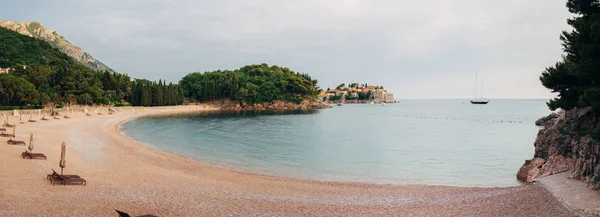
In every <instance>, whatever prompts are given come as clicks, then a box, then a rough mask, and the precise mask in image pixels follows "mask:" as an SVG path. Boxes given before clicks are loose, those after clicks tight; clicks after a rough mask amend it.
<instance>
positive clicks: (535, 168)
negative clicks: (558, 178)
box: [517, 158, 546, 182]
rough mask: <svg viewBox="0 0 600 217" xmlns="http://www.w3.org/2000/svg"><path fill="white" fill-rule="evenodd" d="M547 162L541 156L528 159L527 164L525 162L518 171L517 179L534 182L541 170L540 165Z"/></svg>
mask: <svg viewBox="0 0 600 217" xmlns="http://www.w3.org/2000/svg"><path fill="white" fill-rule="evenodd" d="M545 162H546V161H545V160H544V159H541V158H533V159H531V160H526V161H525V164H523V166H522V167H521V169H519V172H518V173H517V180H519V181H522V182H533V179H535V178H536V177H537V175H538V174H539V172H540V167H541V166H542V165H544V163H545Z"/></svg>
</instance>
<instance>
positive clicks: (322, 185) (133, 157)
mask: <svg viewBox="0 0 600 217" xmlns="http://www.w3.org/2000/svg"><path fill="white" fill-rule="evenodd" d="M210 109H211V108H205V107H204V106H178V107H161V108H151V109H139V108H136V109H135V113H134V112H133V110H132V108H124V109H123V111H122V112H117V113H116V114H114V115H108V114H106V112H105V113H104V115H92V116H85V115H84V114H83V113H75V114H69V115H70V116H71V118H70V119H64V118H61V119H60V120H48V121H39V120H38V122H37V123H30V122H26V123H25V124H17V126H18V127H17V132H16V134H17V136H16V140H22V141H26V142H27V143H28V142H29V134H30V133H33V134H34V137H35V139H34V144H35V149H34V151H33V152H37V153H44V154H45V155H46V156H47V157H48V159H47V160H25V159H22V158H21V152H23V151H25V149H26V146H11V145H6V143H4V145H0V156H1V157H0V167H1V169H0V181H1V183H2V188H0V201H1V202H0V216H118V215H117V213H116V212H115V209H118V210H122V211H125V212H128V213H129V214H131V215H132V216H134V215H144V214H153V215H157V216H572V214H571V213H570V212H569V211H567V209H566V208H564V206H563V205H562V204H561V203H560V202H559V201H558V200H557V199H556V198H555V197H553V196H552V194H550V193H549V192H548V191H546V190H545V189H544V188H542V187H540V186H538V185H523V186H517V187H504V188H461V187H443V186H421V185H374V184H360V183H336V182H319V181H309V180H296V179H289V178H281V177H272V176H265V175H258V174H250V173H243V172H237V171H233V170H228V169H223V168H219V167H215V166H211V165H206V164H202V163H201V162H198V161H195V160H191V159H187V158H184V157H180V156H176V155H173V154H169V153H164V152H161V151H158V150H155V149H152V148H149V147H146V146H144V145H141V144H138V143H136V142H135V141H133V140H131V139H130V138H128V137H127V136H125V135H122V134H121V133H120V132H119V131H118V125H119V124H120V123H122V122H123V121H126V120H130V119H132V118H136V117H140V116H145V115H159V114H174V113H189V112H202V111H206V110H210ZM38 119H39V118H38ZM17 120H18V118H13V119H11V123H17V122H18V121H17ZM8 132H10V130H9V131H8ZM3 139H8V138H3ZM199 139H201V138H199ZM63 141H64V142H66V144H67V167H66V168H65V170H64V172H65V174H77V175H80V176H81V177H83V178H85V179H86V180H87V182H88V183H87V186H58V185H57V186H53V185H51V184H50V183H49V181H48V180H46V175H47V174H49V173H51V169H54V170H56V171H60V168H59V166H58V164H59V159H60V144H61V143H62V142H63ZM517 169H518V168H515V172H516V171H517Z"/></svg>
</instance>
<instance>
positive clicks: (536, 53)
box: [0, 0, 572, 99]
mask: <svg viewBox="0 0 600 217" xmlns="http://www.w3.org/2000/svg"><path fill="white" fill-rule="evenodd" d="M565 3H566V1H565V0H527V1H523V0H501V1H498V0H253V1H244V0H223V1H214V0H94V1H81V0H53V1H48V0H9V1H7V2H3V3H2V5H3V6H2V7H1V8H0V20H14V21H19V22H29V21H38V22H40V23H42V25H44V26H45V27H46V28H49V29H52V30H56V31H58V32H59V33H60V34H61V35H63V36H64V37H65V38H67V40H69V41H70V42H71V43H73V44H75V45H77V46H79V47H81V48H83V49H84V50H85V51H86V52H88V53H90V54H91V55H92V56H93V57H94V58H96V59H98V60H100V61H102V62H104V63H105V64H107V65H109V66H110V67H111V68H113V69H115V70H116V71H118V72H122V73H127V74H129V75H130V76H132V77H136V78H146V79H150V80H158V79H166V80H167V81H170V82H178V81H179V79H181V77H183V76H185V75H186V74H188V73H190V72H205V71H212V70H217V69H237V68H240V67H242V66H244V65H248V64H255V63H268V64H270V65H279V66H285V67H288V68H290V69H292V70H294V71H298V72H303V73H309V74H310V75H311V76H312V77H313V78H315V79H318V80H319V85H320V86H321V87H322V88H324V89H325V88H327V87H335V86H337V85H338V84H340V83H351V82H359V83H368V84H370V85H371V84H376V85H381V86H384V87H385V88H386V89H387V90H388V91H389V92H392V93H394V94H395V96H396V97H397V98H400V99H407V98H409V99H410V98H472V96H473V94H474V92H475V74H476V72H478V74H479V75H480V79H481V78H483V85H480V86H483V88H481V87H480V89H479V92H480V94H481V91H482V90H483V96H484V97H486V98H550V97H552V96H554V94H552V93H550V91H549V90H547V89H545V88H544V87H543V86H542V85H541V83H540V81H539V76H540V74H541V73H542V72H543V71H544V69H545V68H546V67H548V66H551V65H553V64H554V63H555V62H557V61H559V60H560V59H561V55H562V47H561V42H560V40H559V36H560V33H561V31H562V30H568V29H569V26H568V25H567V24H566V19H567V18H569V17H572V15H571V14H569V13H568V11H567V9H566V7H565Z"/></svg>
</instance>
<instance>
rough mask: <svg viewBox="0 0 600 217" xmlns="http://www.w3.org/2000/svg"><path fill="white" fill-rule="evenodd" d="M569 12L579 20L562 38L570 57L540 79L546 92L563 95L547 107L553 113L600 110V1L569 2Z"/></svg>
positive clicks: (574, 19)
mask: <svg viewBox="0 0 600 217" xmlns="http://www.w3.org/2000/svg"><path fill="white" fill-rule="evenodd" d="M567 8H568V9H569V12H571V13H574V14H576V15H577V16H576V17H574V18H571V19H569V20H568V21H567V23H568V24H569V25H571V26H572V27H573V30H572V31H571V32H567V31H563V33H562V35H561V37H560V39H561V40H562V41H563V50H564V51H565V53H566V55H565V56H564V58H563V60H562V61H561V62H558V63H556V64H555V65H554V66H551V67H548V68H546V70H545V71H544V72H543V73H542V76H541V77H540V80H541V81H542V84H543V85H544V86H545V87H546V88H548V89H550V90H552V92H555V93H558V94H559V95H558V97H557V98H555V99H552V100H550V101H549V102H548V103H547V104H548V107H549V108H550V109H552V110H554V109H557V108H563V109H567V110H568V109H572V108H575V107H586V106H591V107H593V108H596V109H600V5H599V4H598V1H597V0H568V1H567Z"/></svg>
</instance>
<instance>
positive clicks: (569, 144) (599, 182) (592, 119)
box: [517, 108, 600, 190]
mask: <svg viewBox="0 0 600 217" xmlns="http://www.w3.org/2000/svg"><path fill="white" fill-rule="evenodd" d="M537 123H538V124H541V125H543V129H541V130H540V131H539V133H538V135H537V138H536V141H535V144H534V146H535V155H534V158H533V159H531V160H527V161H525V164H524V165H523V167H521V169H520V170H519V172H518V174H517V179H519V180H521V181H527V182H532V181H534V180H535V179H536V178H539V177H544V176H548V175H552V174H556V173H561V172H570V173H571V175H570V178H573V179H579V180H583V181H585V182H587V183H589V187H590V188H592V189H596V190H598V189H599V188H600V142H599V141H600V129H597V128H598V127H600V126H599V125H598V124H599V123H600V113H599V112H598V111H595V110H593V109H591V108H582V109H572V110H569V111H560V112H559V113H557V114H552V115H550V116H548V117H545V118H542V119H540V121H538V122H537Z"/></svg>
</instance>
